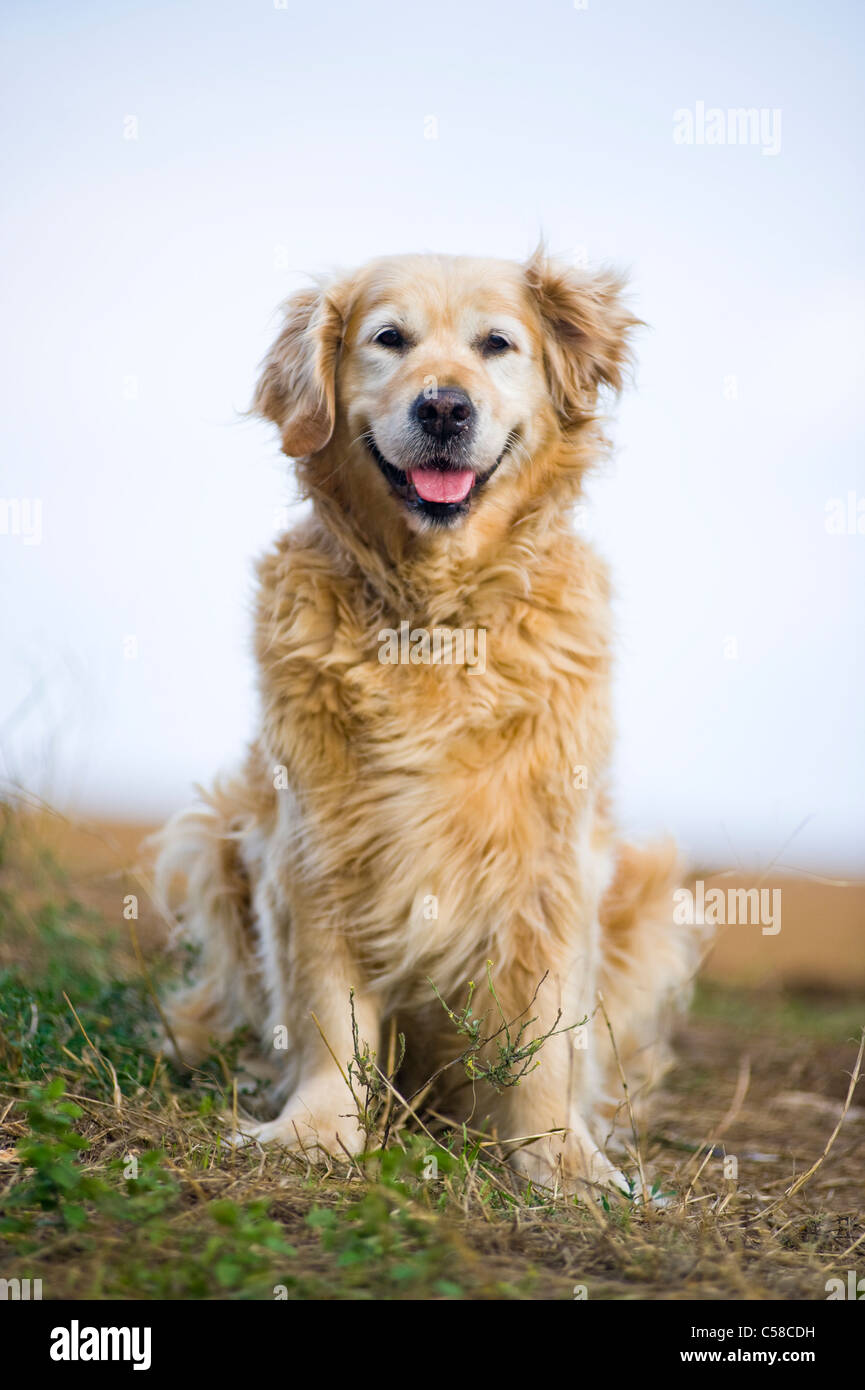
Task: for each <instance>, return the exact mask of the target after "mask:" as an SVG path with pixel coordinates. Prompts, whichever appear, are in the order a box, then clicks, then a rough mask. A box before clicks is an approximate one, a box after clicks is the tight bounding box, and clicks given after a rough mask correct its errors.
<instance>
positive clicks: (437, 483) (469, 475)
mask: <svg viewBox="0 0 865 1390" xmlns="http://www.w3.org/2000/svg"><path fill="white" fill-rule="evenodd" d="M408 476H409V479H410V480H411V482H413V483H414V486H415V491H416V492H417V495H418V497H421V498H423V500H424V502H462V501H463V500H464V499H465V498H466V497H468V495H469V493H470V492H471V490H472V483H473V482H474V480H475V475H474V473H473V472H472V471H471V469H470V468H468V469H464V470H463V471H462V472H461V473H442V472H441V471H440V470H439V469H438V468H413V469H411V470H410V472H409V475H408Z"/></svg>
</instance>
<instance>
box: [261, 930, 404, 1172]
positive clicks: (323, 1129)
mask: <svg viewBox="0 0 865 1390" xmlns="http://www.w3.org/2000/svg"><path fill="white" fill-rule="evenodd" d="M301 920H302V921H303V919H301ZM292 935H293V938H294V939H293V940H292V942H291V949H290V951H289V952H288V953H287V954H288V956H289V959H288V960H284V961H283V968H282V970H281V971H280V973H279V977H278V983H277V988H276V989H275V990H274V992H273V996H272V1003H271V1020H270V1023H271V1032H272V1035H273V1037H274V1040H275V1046H278V1045H279V1043H280V1042H282V1044H283V1046H285V1047H286V1049H287V1050H286V1067H287V1069H288V1075H289V1076H290V1078H291V1091H290V1094H289V1096H288V1099H287V1101H286V1102H285V1104H284V1106H283V1108H282V1110H281V1112H280V1114H279V1115H277V1117H276V1119H274V1120H271V1121H269V1122H268V1123H266V1124H260V1125H251V1126H248V1127H244V1128H243V1132H244V1134H245V1135H247V1136H248V1137H251V1138H255V1139H258V1140H259V1141H260V1142H261V1143H268V1142H279V1143H282V1144H285V1145H286V1146H288V1147H291V1148H294V1149H303V1150H305V1151H309V1152H311V1153H313V1152H314V1151H315V1150H322V1151H325V1152H327V1153H332V1154H337V1155H338V1154H340V1153H341V1151H342V1149H343V1147H344V1148H345V1149H347V1150H348V1151H349V1152H350V1153H358V1152H360V1150H361V1149H362V1148H363V1145H364V1138H365V1135H364V1130H363V1127H362V1125H361V1123H360V1117H359V1115H358V1107H357V1105H356V1103H355V1099H354V1097H353V1095H352V1091H351V1089H350V1087H349V1084H348V1079H349V1064H350V1062H351V1061H352V1058H353V1056H354V1035H353V1030H352V1008H353V1009H354V1019H355V1022H356V1026H357V1036H358V1040H359V1042H360V1044H361V1045H363V1043H365V1042H368V1043H369V1045H370V1047H371V1048H373V1049H375V1048H376V1047H377V1045H378V1034H379V1025H380V1010H379V1003H378V1000H377V998H376V997H375V995H374V994H373V993H372V992H371V991H369V990H366V989H364V988H362V987H361V983H360V980H359V971H358V969H357V966H356V963H355V962H354V961H353V960H352V958H351V954H350V951H349V949H348V946H347V943H346V941H345V937H344V935H342V934H341V933H339V932H337V931H334V930H333V929H332V928H330V927H328V926H327V925H325V924H323V923H321V922H320V921H315V920H314V919H310V918H307V919H306V920H305V921H303V925H302V927H301V926H300V924H299V923H295V924H294V925H293V927H292ZM352 991H353V994H352ZM356 1089H357V1088H356Z"/></svg>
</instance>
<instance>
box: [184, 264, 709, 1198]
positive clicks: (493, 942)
mask: <svg viewBox="0 0 865 1390" xmlns="http://www.w3.org/2000/svg"><path fill="white" fill-rule="evenodd" d="M637 326H638V320H637V319H636V318H635V317H634V315H633V314H632V313H631V311H630V309H629V308H628V307H627V304H626V302H625V298H624V285H623V280H622V278H621V277H620V276H619V275H617V274H616V273H614V272H613V271H610V270H601V271H598V272H593V273H589V272H587V271H583V270H577V269H575V268H573V267H570V266H567V265H565V264H562V263H558V262H556V261H555V260H554V259H552V258H550V257H549V256H548V255H547V253H546V252H545V250H544V248H543V247H541V248H539V249H538V250H537V251H536V252H535V253H534V254H533V255H532V256H531V257H530V259H529V260H528V261H527V262H526V263H524V264H522V263H517V262H511V261H504V260H486V259H476V258H471V257H460V256H444V255H440V256H439V255H414V256H413V255H408V256H395V257H392V258H388V259H380V260H376V261H373V262H372V263H370V264H368V265H366V266H365V267H363V268H362V269H360V270H358V271H355V272H353V273H350V274H339V275H335V276H333V277H332V278H331V279H329V280H327V281H325V282H323V283H321V284H316V285H314V286H313V287H311V288H308V289H304V290H301V291H300V292H298V293H296V294H294V295H293V296H292V297H291V298H290V299H289V300H288V301H287V303H286V305H285V306H284V318H283V321H282V326H281V328H280V331H279V334H278V336H277V338H276V341H275V342H274V344H273V346H272V348H271V350H270V352H269V354H268V355H267V357H266V359H265V361H264V363H263V364H262V368H261V375H260V379H259V381H258V385H257V388H256V391H255V397H254V403H253V407H252V410H253V412H254V413H255V414H257V415H259V416H263V417H264V418H265V419H267V420H269V421H271V422H272V423H273V424H275V425H276V427H277V428H278V430H279V434H280V438H281V444H282V450H283V452H284V453H285V454H286V455H288V456H289V457H290V458H292V459H293V460H294V467H295V469H296V474H297V479H298V481H299V484H300V487H301V490H302V493H303V495H304V496H305V498H306V499H307V500H308V503H309V507H308V515H307V516H306V518H305V520H303V521H302V522H301V523H300V524H299V525H297V527H296V528H295V529H294V530H292V531H290V532H288V533H287V534H285V535H283V536H281V537H280V539H279V540H278V541H277V542H276V544H275V546H274V548H273V549H272V551H271V552H270V553H269V554H267V555H266V556H265V557H264V559H263V560H262V561H261V564H260V567H259V571H258V591H257V604H256V617H255V653H256V659H257V669H258V679H259V690H260V705H261V716H260V727H259V732H258V735H257V737H256V738H255V739H254V741H253V742H252V744H251V746H250V748H249V752H248V756H247V758H246V762H245V764H244V766H243V767H242V769H241V770H240V771H239V772H238V773H237V774H236V775H234V776H233V777H231V778H230V779H229V780H227V781H223V782H221V783H217V785H216V786H215V788H214V790H213V791H212V793H210V794H208V795H206V797H205V798H204V800H203V801H202V803H201V804H200V805H199V806H198V807H196V808H193V809H192V810H190V811H186V812H184V813H183V814H181V815H180V816H178V817H177V818H175V819H174V820H173V821H172V822H171V823H170V824H169V825H168V827H167V828H166V830H165V832H164V834H163V838H162V845H161V850H160V854H159V862H158V865H157V884H158V889H159V892H160V894H161V897H162V900H163V901H164V902H165V904H166V905H167V908H168V910H169V911H170V912H171V914H172V918H173V920H174V921H176V922H177V923H178V930H179V932H180V933H181V934H182V935H183V936H184V937H185V939H187V940H188V941H191V942H192V943H193V944H194V945H195V946H196V947H197V951H198V958H197V964H196V966H195V973H194V976H193V979H192V981H191V982H189V983H187V984H186V986H185V987H183V988H182V989H180V990H178V991H176V992H175V993H174V994H173V995H172V997H171V998H170V999H169V1000H168V1001H167V1004H166V1011H167V1015H168V1020H169V1024H170V1030H171V1033H172V1037H173V1040H174V1042H175V1044H176V1047H177V1049H178V1051H179V1052H180V1054H181V1055H182V1057H183V1058H184V1059H185V1060H186V1061H189V1062H194V1061H195V1060H196V1059H198V1058H201V1057H202V1055H204V1054H206V1053H207V1052H208V1050H209V1049H210V1048H211V1047H212V1045H213V1042H214V1040H225V1039H226V1038H228V1037H230V1036H231V1035H232V1034H233V1033H234V1031H235V1030H236V1029H238V1028H241V1027H245V1028H247V1029H248V1030H250V1031H251V1033H252V1034H253V1036H254V1038H255V1040H256V1042H255V1045H254V1050H257V1052H258V1054H259V1057H260V1060H261V1061H262V1062H266V1063H267V1069H268V1074H269V1075H271V1076H272V1078H273V1082H274V1089H273V1093H272V1095H273V1098H274V1105H275V1108H276V1111H277V1113H276V1114H275V1117H274V1118H270V1119H268V1120H264V1121H260V1122H258V1123H253V1122H251V1121H250V1122H248V1123H244V1125H243V1126H242V1129H243V1133H244V1134H245V1136H246V1138H247V1139H258V1140H259V1141H261V1142H262V1143H264V1142H268V1141H279V1142H281V1143H283V1144H285V1145H288V1146H291V1147H297V1146H298V1145H300V1146H301V1147H304V1148H306V1147H308V1146H309V1147H312V1148H317V1149H320V1150H324V1151H333V1152H338V1146H341V1148H342V1149H344V1150H348V1151H349V1152H350V1153H355V1152H358V1151H359V1150H360V1149H361V1148H362V1147H363V1145H364V1142H365V1140H364V1134H363V1131H362V1128H361V1126H360V1125H359V1122H358V1119H357V1116H356V1114H355V1113H354V1107H353V1105H352V1104H351V1096H350V1095H349V1092H348V1089H347V1086H346V1074H347V1068H348V1066H349V1063H350V1061H351V1059H352V1057H353V1056H354V1055H355V1053H356V1048H357V1043H358V1039H361V1040H364V1042H365V1043H367V1044H368V1045H369V1047H370V1048H372V1050H373V1051H375V1049H377V1048H378V1047H380V1046H381V1045H382V1039H384V1038H385V1037H386V1036H387V1030H388V1029H389V1028H393V1027H394V1026H395V1024H394V1020H396V1021H397V1022H398V1026H399V1029H400V1031H401V1032H402V1033H403V1034H404V1036H405V1039H406V1063H405V1066H406V1068H407V1069H408V1070H407V1071H406V1076H409V1075H410V1073H411V1069H412V1067H414V1068H415V1069H416V1071H417V1074H418V1075H419V1076H420V1077H421V1080H422V1079H423V1076H424V1074H426V1075H427V1076H431V1075H433V1074H434V1073H436V1072H437V1071H444V1072H445V1073H449V1076H450V1078H451V1080H452V1081H453V1080H454V1077H455V1076H456V1075H457V1074H459V1081H458V1082H455V1083H454V1085H453V1088H452V1091H451V1093H449V1100H448V1104H449V1105H450V1107H451V1109H450V1111H449V1114H451V1115H455V1117H456V1119H458V1120H465V1119H466V1117H467V1116H469V1117H470V1118H471V1123H472V1124H473V1125H474V1126H475V1127H479V1128H483V1129H485V1130H486V1131H487V1132H489V1133H490V1134H492V1135H493V1136H495V1138H496V1139H497V1140H498V1141H499V1142H500V1143H501V1144H502V1146H503V1148H504V1150H505V1151H506V1152H507V1153H508V1154H509V1156H510V1157H511V1159H512V1162H513V1164H514V1166H515V1167H516V1169H517V1170H518V1172H519V1173H521V1174H522V1175H524V1176H525V1177H528V1178H531V1179H532V1180H533V1181H534V1182H536V1183H542V1184H545V1185H547V1186H554V1185H556V1184H559V1185H561V1186H564V1187H565V1188H567V1185H568V1184H571V1185H573V1184H579V1183H591V1184H609V1183H613V1184H614V1185H621V1182H622V1179H621V1175H620V1174H619V1171H618V1169H617V1168H616V1167H615V1164H614V1163H613V1162H612V1160H611V1159H610V1158H609V1157H608V1156H607V1154H606V1152H605V1136H606V1135H607V1132H608V1130H611V1129H612V1126H613V1124H614V1122H615V1121H616V1119H617V1118H620V1116H621V1111H622V1102H623V1086H622V1081H623V1077H627V1080H628V1084H629V1086H630V1089H631V1093H632V1095H636V1094H637V1093H641V1092H642V1090H643V1089H644V1088H645V1087H646V1086H647V1085H648V1084H649V1083H650V1082H651V1081H652V1080H653V1079H656V1077H657V1076H658V1075H659V1074H660V1071H661V1069H662V1068H663V1066H664V1065H665V1058H666V1055H667V1047H666V1039H667V1036H668V1033H669V1027H670V1020H671V1018H672V1017H673V1016H674V1012H675V1009H676V1008H677V1007H681V1006H682V1005H683V1004H684V1003H685V1002H686V999H687V994H688V989H689V985H690V982H691V979H692V976H693V974H694V971H695V967H696V963H697V960H698V955H699V945H700V943H699V941H698V937H697V932H698V929H697V928H695V927H687V926H685V927H683V926H679V925H676V924H675V923H674V921H673V910H672V903H673V899H672V893H673V888H674V886H675V884H676V882H677V864H676V855H675V850H674V849H673V847H671V846H669V845H662V846H660V847H656V848H649V849H637V848H634V847H630V846H625V845H621V844H619V843H618V842H617V840H616V837H615V833H614V828H613V825H612V821H611V816H610V813H609V809H608V799H607V788H606V780H607V767H608V763H609V759H610V752H611V747H612V741H613V728H612V719H611V708H610V705H611V701H610V680H611V615H610V589H609V581H608V578H607V574H606V572H605V569H604V566H603V564H602V563H601V562H600V561H599V559H598V557H597V556H596V555H595V554H594V553H593V551H592V549H591V548H590V546H589V545H588V544H587V543H586V542H585V541H584V540H582V539H580V538H579V537H578V535H577V534H576V532H575V530H574V528H573V525H572V513H573V509H574V505H575V503H576V502H577V501H578V500H579V499H580V497H581V493H582V489H583V483H584V479H585V476H586V473H587V470H588V469H589V468H590V467H591V466H592V464H593V463H594V462H596V461H597V459H598V458H599V457H600V456H601V455H602V454H603V453H604V451H605V450H606V449H607V448H608V445H607V441H606V438H605V435H604V431H603V421H602V417H601V407H602V403H603V401H604V400H605V399H607V398H609V397H611V396H614V395H615V394H616V393H618V392H619V391H620V389H621V388H622V385H623V380H624V377H625V374H626V372H627V369H628V367H629V363H630V347H629V342H630V338H631V335H632V332H633V330H634V329H635V328H636V327H637ZM481 639H482V640H481ZM481 647H482V648H483V660H482V661H481V660H479V659H477V658H478V657H479V654H480V650H481ZM467 653H471V655H472V659H471V660H469V659H467ZM469 981H473V982H476V983H477V987H478V990H479V991H480V993H479V994H478V995H476V1001H477V1000H478V999H480V997H481V995H483V996H484V997H488V998H489V1000H490V1009H491V1010H492V1019H493V1021H492V1023H489V1024H488V1025H487V1027H488V1029H489V1035H490V1036H492V1035H494V1034H495V1033H496V1030H497V1028H498V1030H499V1032H498V1037H499V1043H501V1040H502V1037H504V1036H507V1038H508V1039H510V1040H513V1039H515V1038H520V1039H522V1040H523V1042H526V1041H530V1040H532V1039H538V1040H543V1042H542V1046H539V1047H538V1050H537V1053H536V1055H533V1057H532V1065H530V1066H528V1067H526V1068H525V1069H524V1072H525V1074H523V1075H522V1077H521V1079H520V1080H519V1084H510V1085H509V1084H502V1085H499V1086H498V1087H497V1088H494V1087H493V1086H491V1085H486V1084H484V1094H483V1095H480V1094H479V1090H480V1086H481V1083H480V1082H479V1081H477V1079H476V1077H477V1075H478V1074H480V1073H479V1072H477V1063H475V1066H476V1076H475V1078H474V1079H473V1078H472V1077H471V1076H467V1075H466V1070H467V1069H466V1068H465V1067H460V1066H458V1065H457V1066H454V1065H453V1062H454V1058H458V1057H459V1055H460V1050H461V1048H465V1038H464V1037H463V1038H460V1036H458V1034H457V1032H456V1031H455V1028H454V1018H455V1017H457V1016H458V1015H456V1014H455V1013H454V1006H455V1004H456V1003H457V1002H458V1001H460V1000H462V999H463V997H464V996H465V992H466V990H467V988H468V982H469ZM488 990H493V991H494V994H492V993H489V994H488ZM437 996H438V997H437ZM493 1000H494V1001H495V1002H494V1003H493V1002H492V1001H493ZM442 1001H445V1002H446V1003H447V1005H448V1007H449V1008H450V1010H451V1013H452V1014H454V1017H451V1016H449V1014H448V1011H447V1009H443V1008H442ZM352 1020H354V1023H353V1021H352ZM519 1021H521V1022H519ZM504 1024H508V1025H509V1028H508V1031H507V1032H506V1033H505V1031H504V1028H503V1025H504ZM353 1027H354V1031H353ZM520 1029H528V1031H522V1032H520V1031H519V1030H520ZM276 1038H279V1039H281V1042H280V1043H277V1044H276V1045H275V1042H274V1040H275V1039H276ZM491 1049H492V1052H493V1053H494V1052H495V1044H494V1043H493V1042H491V1041H488V1042H487V1043H486V1051H484V1049H481V1051H480V1052H479V1054H478V1055H479V1056H481V1057H483V1056H489V1055H490V1052H491ZM497 1055H498V1054H497ZM534 1063H537V1065H534ZM468 1070H469V1071H470V1070H471V1068H468ZM482 1070H483V1068H482V1067H481V1071H482ZM395 1084H397V1083H395ZM398 1084H399V1087H400V1089H399V1094H400V1095H401V1096H403V1097H405V1096H410V1095H411V1094H412V1092H411V1089H410V1085H409V1083H408V1082H406V1083H405V1084H403V1081H402V1075H400V1077H399V1078H398ZM460 1097H462V1099H460ZM460 1105H462V1109H461V1110H460Z"/></svg>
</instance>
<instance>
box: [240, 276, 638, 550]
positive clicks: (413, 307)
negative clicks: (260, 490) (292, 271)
mask: <svg viewBox="0 0 865 1390" xmlns="http://www.w3.org/2000/svg"><path fill="white" fill-rule="evenodd" d="M621 291H622V281H621V279H620V278H619V277H618V276H616V275H615V274H613V273H610V272H601V273H598V274H589V273H586V272H582V271H579V270H576V269H573V268H570V267H567V266H563V265H559V264H557V263H555V262H552V261H550V260H549V259H548V258H547V257H546V256H545V255H544V253H543V252H542V251H539V252H536V253H535V255H534V256H533V257H532V258H531V260H530V261H529V262H528V263H527V264H525V265H519V264H517V263H515V262H510V261H493V260H478V259H473V258H469V257H457V256H397V257H393V258H391V259H387V260H380V261H375V262H373V263H371V264H370V265H368V266H366V267H364V268H363V269H362V270H360V271H358V272H356V273H354V274H352V275H347V276H344V277H338V278H335V279H334V280H333V281H332V282H330V283H329V284H326V285H324V286H322V287H321V288H319V289H310V290H303V291H301V292H300V293H299V294H296V295H294V296H293V297H292V298H291V299H289V301H288V303H287V304H286V306H285V320H284V323H283V326H282V330H281V332H280V334H279V336H278V338H277V340H276V342H275V343H274V345H273V347H272V349H271V351H270V353H269V355H268V357H267V358H266V360H265V363H264V365H263V370H262V375H261V379H260V381H259V383H258V387H257V390H256V395H255V401H254V407H253V408H254V409H255V410H256V411H257V412H258V413H260V414H262V415H265V416H266V417H267V418H269V419H271V420H273V421H275V422H276V424H277V425H278V426H279V428H280V431H281V433H282V445H283V450H284V452H285V453H286V454H289V455H291V456H293V457H295V458H298V459H300V460H303V472H304V475H305V478H306V480H307V482H308V483H310V484H311V485H312V487H313V489H315V487H316V483H317V481H318V482H320V483H321V484H324V482H325V480H331V481H332V487H331V490H332V491H335V492H336V494H337V496H338V497H339V500H340V502H341V503H342V504H343V505H344V506H348V507H349V508H350V509H351V510H352V512H353V513H355V514H360V515H363V516H364V518H365V519H366V521H367V522H368V524H369V525H370V526H373V525H374V524H375V519H376V516H377V515H380V514H381V509H382V508H386V509H390V511H389V516H390V517H391V519H393V518H394V517H395V516H399V518H400V519H401V521H402V522H403V523H404V524H405V525H406V526H408V527H409V528H410V529H412V530H415V531H418V530H426V529H429V528H431V527H439V528H445V527H455V526H458V525H460V524H461V523H464V522H465V521H466V520H467V519H468V518H470V517H471V516H472V515H473V514H476V513H477V512H478V511H480V510H481V509H483V507H484V506H485V500H486V499H487V498H492V497H494V496H495V495H496V494H497V493H498V495H499V496H500V498H503V497H504V496H505V495H506V494H508V493H510V494H511V495H515V494H516V493H518V492H519V491H520V490H521V489H520V487H519V483H520V480H521V479H522V480H523V482H524V483H525V475H526V473H527V472H528V471H529V470H530V469H531V466H532V462H533V460H534V459H535V458H536V456H537V455H538V454H539V453H543V452H544V450H547V451H549V446H550V444H551V443H552V442H554V441H556V440H557V439H559V440H560V439H563V438H572V437H573V436H574V435H575V433H577V432H578V431H579V430H580V428H581V427H582V426H583V425H585V424H586V423H587V422H588V421H590V420H591V419H592V418H593V414H594V410H595V406H596V402H597V395H598V391H599V389H600V388H601V387H603V386H607V387H610V388H612V389H613V390H618V389H619V387H620V386H621V380H622V372H623V368H624V366H625V363H626V361H627V355H628V353H627V336H628V331H629V329H630V328H631V327H632V326H633V325H634V324H635V323H636V322H637V320H636V319H634V318H633V316H632V315H631V314H630V313H629V312H628V310H627V308H626V307H625V306H624V305H623V303H622V298H621ZM522 490H524V489H522Z"/></svg>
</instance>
